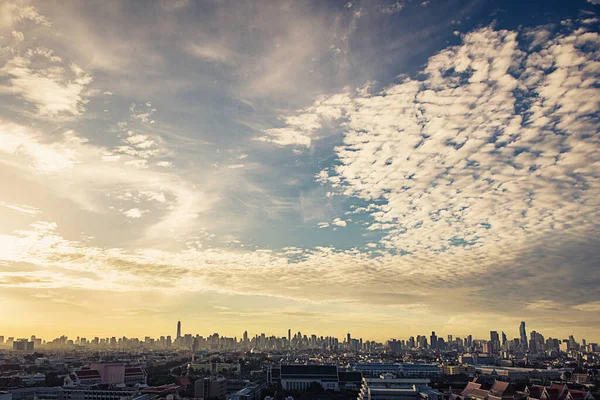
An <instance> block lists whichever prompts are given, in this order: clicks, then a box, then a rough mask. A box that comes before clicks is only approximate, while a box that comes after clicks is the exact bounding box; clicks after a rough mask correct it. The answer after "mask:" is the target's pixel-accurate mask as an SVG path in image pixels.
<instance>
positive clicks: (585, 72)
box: [278, 28, 600, 252]
mask: <svg viewBox="0 0 600 400" xmlns="http://www.w3.org/2000/svg"><path fill="white" fill-rule="evenodd" d="M462 40H463V44H462V45H460V46H454V47H450V48H447V49H445V50H443V51H441V52H440V53H438V54H436V55H435V56H433V57H431V58H430V59H429V61H428V63H427V64H426V66H425V68H424V71H423V72H424V75H425V79H424V80H422V81H419V80H412V79H408V78H407V79H405V80H404V81H403V82H402V83H400V84H396V85H393V86H390V87H388V88H387V89H384V90H383V91H382V92H381V93H379V94H377V95H374V96H370V95H369V96H366V97H365V96H363V95H361V94H360V93H355V94H354V95H353V96H352V97H350V96H349V95H348V94H347V93H342V94H339V95H335V96H332V97H331V98H327V97H321V98H319V99H317V101H315V103H314V104H313V105H312V106H310V107H307V108H304V109H302V110H299V112H298V113H297V114H296V115H295V116H293V117H287V118H286V119H285V120H286V123H287V126H286V127H284V128H278V129H281V132H288V131H292V132H300V133H302V134H303V135H304V136H305V137H308V138H310V137H311V136H313V135H315V132H316V131H317V130H318V129H319V128H320V126H321V121H322V120H329V121H332V120H336V119H339V118H341V117H343V124H342V127H343V128H344V130H345V133H344V142H343V144H342V145H341V146H339V147H337V148H336V153H337V158H338V160H339V164H338V165H336V166H334V167H333V169H330V170H324V171H322V172H321V173H320V174H319V176H318V180H319V181H320V182H327V183H328V184H330V185H331V186H333V187H334V188H337V190H338V191H339V192H341V193H343V194H345V195H348V196H355V197H358V198H361V199H363V200H366V201H375V200H379V201H381V200H383V201H384V202H385V203H384V204H383V205H381V204H379V205H377V204H376V203H372V206H373V208H372V209H371V211H370V215H371V216H372V217H373V218H374V222H373V223H372V224H371V225H370V227H369V229H370V230H376V229H377V230H379V229H383V230H386V231H388V233H387V234H386V236H385V238H384V240H383V241H382V244H384V245H385V246H387V247H393V248H398V249H402V250H405V251H411V252H413V251H433V252H439V251H446V252H457V251H460V249H462V248H465V247H469V248H473V247H480V246H485V247H486V248H487V249H490V251H491V250H492V249H498V246H500V244H502V245H503V246H510V244H509V243H515V242H516V241H523V240H528V239H526V238H528V237H533V236H535V237H540V236H542V235H545V234H551V232H553V231H556V230H557V229H558V230H560V231H562V232H564V231H566V230H570V229H586V228H587V227H589V226H590V225H589V224H590V223H592V221H591V218H596V217H592V216H596V215H597V214H596V213H595V211H594V210H595V208H596V203H595V200H594V199H595V198H597V197H598V196H600V176H599V175H598V173H597V171H599V170H600V169H599V168H598V166H600V152H599V150H598V147H597V146H596V145H595V144H594V143H593V139H592V138H591V137H590V136H589V132H594V131H595V130H596V127H597V124H598V118H597V114H594V113H597V112H598V111H599V104H600V102H599V101H592V100H591V99H600V94H598V92H597V90H594V89H593V85H594V84H596V85H597V84H598V82H599V75H600V71H598V70H596V69H594V67H592V66H594V65H596V64H597V63H598V62H600V51H598V49H599V47H600V37H599V36H598V34H596V33H592V32H586V31H585V30H582V29H580V30H578V31H575V32H573V33H571V34H568V35H558V36H556V37H554V38H552V39H551V40H550V41H549V44H548V45H547V46H545V47H544V48H543V49H541V50H538V51H534V52H532V53H531V54H524V53H522V52H521V51H520V50H518V41H517V33H516V32H511V31H495V30H493V29H491V28H483V29H479V30H477V31H474V32H470V33H468V34H465V35H464V36H463V37H462ZM594 49H595V50H594ZM521 63H523V64H522V65H524V66H525V68H524V69H518V66H519V65H521ZM549 65H554V66H555V68H556V70H554V71H553V72H552V73H546V72H545V71H546V70H547V68H548V66H549ZM510 69H512V70H513V71H512V73H513V74H515V75H516V78H515V77H514V76H513V74H509V70H510ZM517 89H519V90H521V91H523V90H525V91H527V92H528V93H531V94H534V95H535V96H533V97H532V99H533V101H532V102H531V103H530V105H529V107H528V113H529V114H517V113H515V107H516V106H517V103H518V102H519V101H520V100H519V99H518V97H517V94H516V90H517ZM340 96H341V97H340ZM333 98H338V99H341V100H336V101H333V100H332V99H333ZM594 115H595V116H594ZM556 131H559V132H563V135H557V134H556V133H555V132H556ZM577 182H581V183H582V184H577ZM583 182H585V184H583ZM557 205H560V206H559V207H558V208H557ZM594 220H595V221H597V219H594Z"/></svg>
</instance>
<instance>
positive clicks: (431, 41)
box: [0, 0, 600, 342]
mask: <svg viewBox="0 0 600 400" xmlns="http://www.w3.org/2000/svg"><path fill="white" fill-rule="evenodd" d="M599 9H600V1H598V0H587V1H586V0H569V1H552V0H547V1H529V2H527V1H524V2H519V1H510V2H508V1H492V0H447V1H445V0H402V1H391V0H385V1H384V0H381V1H379V0H377V1H363V2H361V1H321V0H319V1H308V0H307V1H291V0H290V1H285V0H281V1H274V0H272V1H260V0H256V1H245V2H240V1H227V0H204V1H192V0H189V1H188V0H171V1H169V0H160V1H123V2H118V1H102V2H97V1H96V2H82V1H66V0H65V1H53V0H44V1H25V0H23V1H19V0H0V221H1V223H0V309H1V310H2V318H1V322H0V335H5V336H15V337H27V336H30V335H32V334H35V335H37V336H38V337H44V338H46V339H51V338H53V337H56V336H60V335H63V334H65V335H69V336H71V337H75V336H88V337H91V336H128V337H133V336H138V337H139V336H146V335H150V336H160V335H169V334H170V335H173V336H174V335H175V327H176V323H177V321H178V320H181V321H182V331H183V332H184V333H193V334H196V333H199V334H201V335H204V336H206V335H209V334H212V333H214V332H218V333H220V334H222V335H229V336H237V337H240V336H241V334H242V333H243V331H244V330H248V332H249V333H250V334H255V333H257V334H260V333H266V334H267V335H277V336H285V335H286V333H287V329H288V328H290V329H292V331H294V332H296V331H299V330H300V331H302V332H303V333H307V334H308V333H316V334H319V335H335V336H339V337H341V336H343V335H345V333H346V332H348V331H349V332H351V333H352V335H353V336H354V337H363V338H365V340H366V339H371V340H380V341H383V340H386V339H389V338H392V337H393V338H400V339H404V338H408V336H411V335H414V336H416V335H417V334H428V333H429V332H430V331H432V330H435V331H436V332H437V333H438V334H441V335H445V334H454V335H455V336H457V335H458V336H461V335H467V334H473V335H474V337H477V338H487V337H489V331H490V330H497V331H505V332H506V334H507V336H508V337H509V338H513V337H518V326H519V323H520V321H521V320H524V321H526V322H527V327H528V329H535V330H537V331H538V332H541V333H542V334H544V335H545V336H546V337H549V336H551V337H559V338H563V337H566V336H568V335H570V334H574V335H575V337H576V339H580V338H582V337H584V338H586V339H587V340H588V341H596V342H598V341H600V336H599V335H600V133H599V127H600V90H599V88H600V35H599V34H598V30H599V29H598V28H599V17H598V11H599Z"/></svg>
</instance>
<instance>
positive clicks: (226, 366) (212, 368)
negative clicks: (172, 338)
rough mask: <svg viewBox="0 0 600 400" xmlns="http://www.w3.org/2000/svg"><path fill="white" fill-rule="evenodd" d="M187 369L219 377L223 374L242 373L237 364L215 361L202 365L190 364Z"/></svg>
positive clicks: (240, 367)
mask: <svg viewBox="0 0 600 400" xmlns="http://www.w3.org/2000/svg"><path fill="white" fill-rule="evenodd" d="M188 368H191V369H193V370H194V371H204V372H207V373H210V374H211V375H219V374H225V373H233V374H236V375H239V374H241V373H242V366H241V365H240V364H239V363H224V362H217V361H209V362H204V363H190V364H188Z"/></svg>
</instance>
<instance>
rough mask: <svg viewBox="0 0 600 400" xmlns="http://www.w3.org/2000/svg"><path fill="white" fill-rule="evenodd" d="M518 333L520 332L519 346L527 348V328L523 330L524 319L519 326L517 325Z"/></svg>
mask: <svg viewBox="0 0 600 400" xmlns="http://www.w3.org/2000/svg"><path fill="white" fill-rule="evenodd" d="M519 333H520V334H521V346H523V348H524V349H526V348H527V330H525V321H521V326H520V327H519Z"/></svg>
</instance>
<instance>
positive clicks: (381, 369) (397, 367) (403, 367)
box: [350, 363, 442, 378]
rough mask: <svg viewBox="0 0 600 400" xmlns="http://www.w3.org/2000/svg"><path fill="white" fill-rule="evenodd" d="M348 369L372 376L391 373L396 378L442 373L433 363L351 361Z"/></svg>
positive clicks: (438, 374) (430, 375) (429, 375)
mask: <svg viewBox="0 0 600 400" xmlns="http://www.w3.org/2000/svg"><path fill="white" fill-rule="evenodd" d="M350 369H351V370H352V371H358V372H361V373H362V374H363V375H365V376H372V377H378V376H380V375H382V374H392V375H394V376H395V377H397V378H401V377H411V378H432V377H437V376H441V375H442V370H441V369H440V367H439V366H437V365H434V364H411V363H351V364H350Z"/></svg>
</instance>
